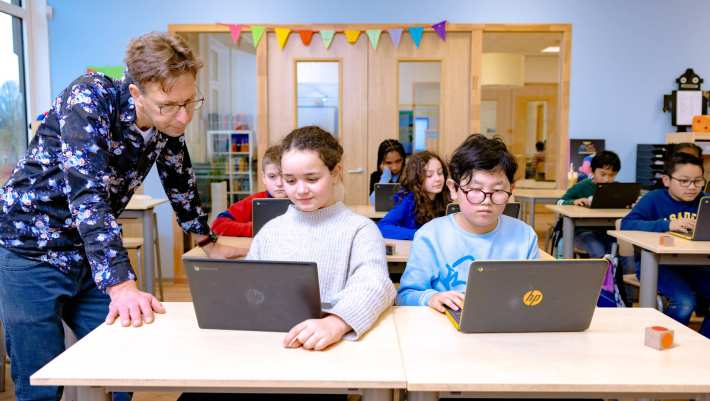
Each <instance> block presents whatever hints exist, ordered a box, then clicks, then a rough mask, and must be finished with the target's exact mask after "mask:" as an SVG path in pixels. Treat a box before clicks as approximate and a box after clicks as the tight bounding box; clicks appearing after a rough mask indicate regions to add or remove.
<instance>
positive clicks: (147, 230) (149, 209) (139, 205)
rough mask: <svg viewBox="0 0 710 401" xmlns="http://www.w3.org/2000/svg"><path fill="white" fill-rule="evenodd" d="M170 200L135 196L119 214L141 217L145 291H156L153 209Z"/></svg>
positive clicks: (123, 216)
mask: <svg viewBox="0 0 710 401" xmlns="http://www.w3.org/2000/svg"><path fill="white" fill-rule="evenodd" d="M166 202H168V200H167V199H155V198H151V197H148V196H144V195H141V196H135V195H134V196H133V197H132V198H131V200H130V201H128V205H127V206H126V209H125V210H124V211H123V213H121V215H120V216H118V217H119V218H121V219H140V220H141V223H142V224H143V266H144V271H145V274H144V276H145V277H143V280H142V283H143V285H142V287H143V291H146V292H149V293H151V294H153V293H155V283H154V277H155V238H154V237H153V232H154V231H153V230H156V231H157V227H155V226H154V220H153V210H154V209H155V207H156V206H158V205H161V204H163V203H166Z"/></svg>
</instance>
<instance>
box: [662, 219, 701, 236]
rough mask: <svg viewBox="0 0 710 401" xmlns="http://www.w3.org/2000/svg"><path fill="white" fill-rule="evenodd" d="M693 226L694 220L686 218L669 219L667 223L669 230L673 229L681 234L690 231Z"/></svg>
mask: <svg viewBox="0 0 710 401" xmlns="http://www.w3.org/2000/svg"><path fill="white" fill-rule="evenodd" d="M694 228H695V220H694V219H687V218H683V219H676V220H671V222H670V224H669V225H668V229H669V230H670V231H675V232H679V233H683V234H687V233H689V232H691V231H692V230H693V229H694Z"/></svg>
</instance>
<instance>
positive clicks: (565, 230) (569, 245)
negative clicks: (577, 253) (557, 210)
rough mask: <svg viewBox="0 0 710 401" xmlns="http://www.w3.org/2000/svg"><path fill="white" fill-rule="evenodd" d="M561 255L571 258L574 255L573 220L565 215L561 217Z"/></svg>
mask: <svg viewBox="0 0 710 401" xmlns="http://www.w3.org/2000/svg"><path fill="white" fill-rule="evenodd" d="M562 240H563V241H562V242H564V243H563V244H562V245H563V247H562V257H563V258H565V259H572V258H573V257H574V220H572V219H571V218H569V217H567V216H563V217H562Z"/></svg>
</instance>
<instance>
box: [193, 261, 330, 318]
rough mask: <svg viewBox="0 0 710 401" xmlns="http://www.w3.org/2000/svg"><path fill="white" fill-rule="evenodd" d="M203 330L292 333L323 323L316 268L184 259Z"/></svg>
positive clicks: (297, 265) (259, 262) (285, 264)
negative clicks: (307, 323)
mask: <svg viewBox="0 0 710 401" xmlns="http://www.w3.org/2000/svg"><path fill="white" fill-rule="evenodd" d="M183 262H184V263H185V269H186V270H187V277H188V280H189V284H190V293H191V294H192V300H193V305H194V307H195V315H196V316H197V324H198V326H199V327H200V328H201V329H219V330H253V331H279V332H287V331H289V330H291V328H293V326H295V325H296V324H298V323H300V322H302V321H304V320H307V319H316V318H320V317H321V303H320V292H319V288H318V268H317V267H316V264H315V263H300V262H298V263H297V262H267V261H249V260H224V259H209V258H206V257H199V256H195V257H183Z"/></svg>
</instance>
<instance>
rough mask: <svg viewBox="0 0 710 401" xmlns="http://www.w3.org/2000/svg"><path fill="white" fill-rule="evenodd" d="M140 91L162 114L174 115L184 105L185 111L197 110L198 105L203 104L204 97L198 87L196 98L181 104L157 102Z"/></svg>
mask: <svg viewBox="0 0 710 401" xmlns="http://www.w3.org/2000/svg"><path fill="white" fill-rule="evenodd" d="M141 92H143V96H144V97H146V98H148V99H150V101H151V102H153V103H154V104H155V105H156V106H158V110H159V111H160V114H161V115H164V116H174V115H175V114H177V113H178V111H180V108H182V107H184V108H185V111H187V112H188V113H192V112H193V111H195V110H198V109H199V108H200V107H202V105H204V104H205V97H204V96H202V93H201V92H200V90H199V89H198V90H197V95H196V96H197V97H198V98H197V99H193V100H188V101H187V102H185V103H182V104H158V103H157V102H156V101H155V100H153V99H151V98H150V97H148V95H146V94H145V91H143V90H141Z"/></svg>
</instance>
